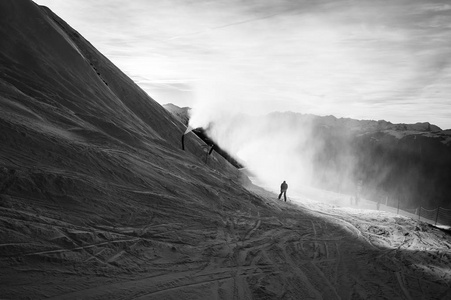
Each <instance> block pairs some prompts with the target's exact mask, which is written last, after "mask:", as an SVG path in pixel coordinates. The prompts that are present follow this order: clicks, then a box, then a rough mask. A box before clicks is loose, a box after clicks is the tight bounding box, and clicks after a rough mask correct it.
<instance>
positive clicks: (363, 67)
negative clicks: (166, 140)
mask: <svg viewBox="0 0 451 300" xmlns="http://www.w3.org/2000/svg"><path fill="white" fill-rule="evenodd" d="M34 2H36V3H37V4H40V5H45V6H48V7H49V8H50V9H51V10H52V11H54V12H55V13H56V14H57V15H59V16H60V17H61V18H63V19H64V20H65V21H66V22H67V23H68V24H69V25H71V26H72V27H73V28H74V29H75V30H77V31H78V32H79V33H81V34H82V35H83V36H84V37H85V38H86V39H87V40H88V41H90V42H91V43H92V44H93V45H94V46H95V47H96V48H97V49H98V50H100V51H101V52H102V53H103V54H104V55H105V56H107V57H108V58H109V59H110V60H111V61H112V62H113V63H114V64H116V65H117V66H118V67H119V68H120V69H122V70H123V71H124V72H125V73H126V74H127V75H128V76H130V77H131V78H132V79H133V80H134V81H135V82H136V83H137V84H138V85H139V86H140V87H141V88H143V89H144V90H145V91H146V92H147V93H148V94H149V95H150V96H151V97H152V98H153V99H155V100H156V101H158V102H159V103H161V104H165V103H174V104H176V105H178V106H182V107H183V106H189V107H193V108H194V110H197V111H198V112H199V114H200V115H203V116H209V117H210V118H215V116H214V115H215V114H210V112H213V111H214V112H216V113H218V112H220V113H221V114H235V113H238V112H240V113H248V114H265V113H268V112H272V111H294V112H299V113H309V114H316V115H323V116H324V115H334V116H336V117H349V118H355V119H367V120H382V119H383V120H387V121H390V122H392V123H416V122H430V123H432V124H435V125H437V126H439V127H441V128H442V129H450V128H451V97H450V96H451V1H450V0H152V1H148V0H133V1H126V0H96V1H91V0H64V1H62V0H35V1H34Z"/></svg>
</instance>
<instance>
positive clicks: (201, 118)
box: [190, 77, 354, 192]
mask: <svg viewBox="0 0 451 300" xmlns="http://www.w3.org/2000/svg"><path fill="white" fill-rule="evenodd" d="M237 96H239V95H236V90H234V87H233V85H232V86H231V85H230V84H229V85H226V84H224V82H222V80H221V79H218V77H214V78H212V79H211V80H210V81H209V82H208V85H206V86H204V87H203V88H201V89H199V90H198V93H197V95H196V99H197V103H196V105H194V107H193V109H192V110H191V117H190V126H191V127H193V128H196V127H203V128H205V129H206V130H207V133H208V135H209V136H210V137H211V138H212V139H213V140H215V142H217V143H218V144H219V145H220V147H221V148H223V149H225V150H226V151H227V152H228V153H230V154H231V155H232V156H233V157H235V158H236V159H238V160H239V161H240V163H242V164H243V165H244V166H245V167H246V168H247V169H248V171H250V172H251V173H252V174H254V175H255V180H256V181H257V182H258V183H259V184H261V185H263V186H264V187H266V188H268V189H270V190H273V191H277V190H278V189H279V187H280V184H281V182H282V181H284V180H285V181H287V183H288V184H289V189H290V191H293V192H296V191H302V190H304V189H305V188H306V187H307V186H311V185H312V184H315V185H318V183H319V182H318V181H319V180H325V181H329V180H332V178H335V179H334V180H335V181H337V179H336V177H337V176H336V172H333V171H331V170H328V169H327V167H328V166H329V164H328V162H330V161H331V160H332V158H331V157H327V156H328V155H327V151H326V152H325V148H326V147H327V138H326V137H324V136H321V135H319V133H318V131H317V127H315V122H314V121H315V119H316V118H315V117H313V116H304V117H303V118H299V114H295V113H288V112H287V113H270V114H267V115H264V116H262V115H258V116H257V115H254V114H253V113H254V111H255V110H258V108H255V109H252V107H245V106H243V105H241V102H240V101H238V100H237V98H236V97H237ZM254 105H255V106H258V105H261V104H259V103H258V102H255V103H254ZM325 153H326V154H325ZM318 159H324V160H326V162H325V163H324V162H323V163H318ZM353 165H354V162H353V161H351V158H350V159H349V161H347V162H344V163H343V164H342V167H343V168H344V169H346V170H342V175H343V176H342V177H341V178H339V181H340V182H339V183H337V184H335V185H340V184H342V183H343V182H344V181H352V179H349V180H347V179H346V178H345V177H346V176H348V175H349V176H351V175H352V170H353ZM323 167H324V169H323V170H320V169H318V168H323ZM318 174H320V175H321V177H320V178H318ZM319 185H321V183H320V184H319Z"/></svg>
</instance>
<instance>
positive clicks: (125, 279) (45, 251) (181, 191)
mask: <svg viewBox="0 0 451 300" xmlns="http://www.w3.org/2000/svg"><path fill="white" fill-rule="evenodd" d="M0 39H1V41H2V42H1V43H0V142H1V147H0V270H1V271H0V298H2V299H44V298H45V299H343V298H345V299H371V298H373V299H374V298H389V299H418V298H424V299H447V298H449V297H450V296H451V294H450V289H449V287H450V284H451V274H450V272H449V270H450V269H451V254H450V249H451V236H450V235H449V234H448V233H447V232H445V231H441V230H439V229H437V228H433V227H431V226H428V225H426V224H424V223H421V222H417V221H415V220H412V219H408V218H404V217H400V216H396V215H391V214H387V213H381V212H377V213H374V212H373V211H346V210H340V209H335V208H333V207H330V206H328V205H324V204H317V203H316V202H314V201H313V200H314V199H306V198H303V199H299V201H301V202H302V203H303V204H299V205H298V204H296V203H295V202H294V201H295V200H296V198H295V197H294V195H293V197H291V195H289V197H290V200H291V201H292V202H289V203H284V202H280V201H277V200H276V198H277V195H275V194H273V193H270V192H267V191H265V190H263V189H261V188H259V187H256V186H253V185H250V184H249V183H248V181H247V180H246V178H244V177H243V176H242V175H241V174H240V173H239V171H238V170H237V169H236V168H234V167H233V166H231V165H230V164H229V163H228V162H227V161H226V160H224V159H223V158H222V157H221V156H219V155H217V154H216V153H212V155H210V156H206V155H205V154H206V153H205V150H206V145H205V144H204V143H203V142H202V141H201V140H199V139H198V138H197V137H196V135H194V134H192V133H190V134H188V136H187V137H186V139H185V151H183V150H182V149H181V145H180V137H181V135H182V134H183V133H184V132H185V129H186V128H185V126H184V125H183V124H182V123H181V122H179V121H178V120H177V119H175V118H174V117H173V116H172V115H171V114H170V113H169V112H167V111H166V110H165V109H164V108H163V107H162V106H160V105H159V104H158V103H156V102H155V101H154V100H153V99H152V98H150V97H149V96H148V95H147V94H146V93H144V92H143V91H142V90H141V89H140V88H139V87H138V86H137V85H136V84H135V83H133V81H132V80H130V79H129V78H128V77H127V76H125V75H124V73H123V72H121V71H120V70H119V69H118V68H117V67H115V66H114V65H113V64H112V63H111V62H110V61H109V60H108V59H107V58H106V57H104V56H103V55H102V54H101V53H99V52H98V51H97V50H96V49H95V48H94V47H93V46H92V45H91V44H90V43H89V42H88V41H86V40H85V39H84V38H83V37H82V36H80V34H78V33H77V32H76V31H75V30H74V29H72V28H71V27H70V26H69V25H68V24H66V23H65V22H64V21H63V20H61V19H60V18H59V17H58V16H56V15H55V14H54V13H52V12H51V11H50V10H49V9H47V8H45V7H39V6H37V5H35V4H34V3H33V2H31V1H29V0H4V1H1V2H0ZM243 183H247V184H246V185H245V186H244V185H243Z"/></svg>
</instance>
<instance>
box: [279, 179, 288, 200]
mask: <svg viewBox="0 0 451 300" xmlns="http://www.w3.org/2000/svg"><path fill="white" fill-rule="evenodd" d="M287 190H288V184H287V183H286V182H285V180H284V181H283V182H282V184H281V185H280V195H279V200H280V197H282V194H283V198H284V199H285V202H287Z"/></svg>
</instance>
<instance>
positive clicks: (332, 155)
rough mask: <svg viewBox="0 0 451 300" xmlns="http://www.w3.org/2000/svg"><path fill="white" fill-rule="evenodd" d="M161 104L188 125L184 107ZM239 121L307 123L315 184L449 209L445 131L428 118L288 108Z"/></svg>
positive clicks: (450, 166)
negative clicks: (395, 119)
mask: <svg viewBox="0 0 451 300" xmlns="http://www.w3.org/2000/svg"><path fill="white" fill-rule="evenodd" d="M164 107H165V108H166V109H168V110H169V111H170V112H171V113H173V114H174V115H175V116H176V117H177V118H179V120H180V121H181V122H182V123H184V124H185V125H186V124H188V120H189V115H188V111H189V108H187V107H184V108H180V107H177V106H175V105H173V104H167V105H164ZM239 119H240V120H242V121H239V122H237V125H236V126H243V123H246V122H250V123H252V122H260V121H261V120H262V119H264V120H265V123H266V124H268V125H267V126H268V127H276V126H282V127H284V126H295V127H296V126H297V127H298V128H299V129H300V130H301V129H302V127H303V126H307V125H306V124H308V126H310V127H311V128H310V129H309V130H311V132H312V134H311V137H310V139H311V141H309V142H308V143H314V142H315V144H317V145H320V146H318V147H317V149H316V152H315V155H314V157H313V165H314V166H315V168H314V170H315V171H314V173H313V174H312V177H313V184H314V185H315V186H317V187H320V188H325V189H328V190H332V191H337V192H344V193H349V194H353V195H356V196H357V197H365V198H369V199H371V200H374V201H384V202H387V203H388V204H391V205H392V206H397V205H398V201H399V204H400V206H401V207H403V208H415V207H418V206H423V207H428V208H435V207H437V206H442V207H451V198H450V195H451V185H450V184H449V179H450V178H451V130H442V129H441V128H439V127H438V126H436V125H433V124H430V123H428V122H425V123H416V124H393V123H391V122H387V121H383V120H380V121H372V120H355V119H349V118H336V117H334V116H324V117H322V116H315V115H309V114H300V113H293V112H274V113H270V114H268V115H265V116H260V117H249V116H244V115H242V116H240V117H239ZM244 119H248V120H247V121H243V120H244ZM271 124H273V125H271ZM314 140H315V141H314ZM318 141H321V143H318ZM219 146H221V145H219ZM230 155H231V156H234V153H230ZM344 170H347V171H349V173H350V174H349V177H350V178H351V181H349V180H348V179H349V178H348V177H346V178H345V177H344V176H343V171H344ZM357 194H358V195H357Z"/></svg>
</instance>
